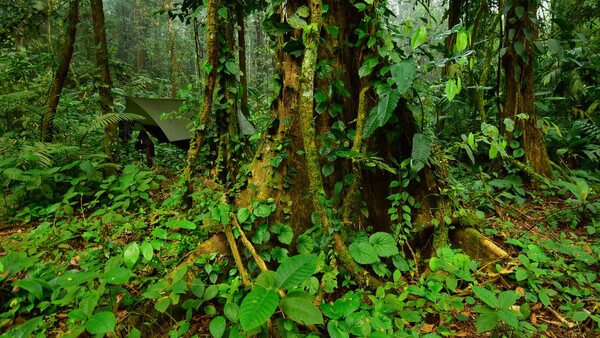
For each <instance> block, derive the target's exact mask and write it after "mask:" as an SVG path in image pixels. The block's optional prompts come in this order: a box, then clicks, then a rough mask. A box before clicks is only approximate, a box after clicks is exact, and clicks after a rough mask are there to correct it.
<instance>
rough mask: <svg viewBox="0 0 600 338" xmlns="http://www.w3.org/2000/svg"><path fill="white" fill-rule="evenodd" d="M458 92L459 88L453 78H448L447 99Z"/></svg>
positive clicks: (450, 99) (449, 99)
mask: <svg viewBox="0 0 600 338" xmlns="http://www.w3.org/2000/svg"><path fill="white" fill-rule="evenodd" d="M458 93H460V88H459V87H458V85H457V82H456V80H455V79H448V81H447V82H446V98H448V101H452V100H454V97H455V96H456V95H457V94H458Z"/></svg>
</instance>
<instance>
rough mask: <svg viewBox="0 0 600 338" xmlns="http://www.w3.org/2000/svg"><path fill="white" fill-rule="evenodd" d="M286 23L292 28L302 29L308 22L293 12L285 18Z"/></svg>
mask: <svg viewBox="0 0 600 338" xmlns="http://www.w3.org/2000/svg"><path fill="white" fill-rule="evenodd" d="M287 23H288V24H289V25H290V26H292V28H294V29H304V28H305V27H306V26H308V24H307V23H306V20H304V19H303V18H302V17H301V16H300V15H298V14H296V13H294V14H292V15H290V16H288V18H287Z"/></svg>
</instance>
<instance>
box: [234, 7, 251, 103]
mask: <svg viewBox="0 0 600 338" xmlns="http://www.w3.org/2000/svg"><path fill="white" fill-rule="evenodd" d="M235 14H236V18H237V25H238V27H239V30H238V52H239V56H238V60H239V62H240V86H241V87H242V95H241V100H240V105H241V108H242V111H243V112H246V111H247V110H248V80H247V79H248V77H247V75H246V72H247V67H246V28H245V25H244V7H243V5H242V2H241V0H238V1H237V2H236V3H235Z"/></svg>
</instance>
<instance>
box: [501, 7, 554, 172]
mask: <svg viewBox="0 0 600 338" xmlns="http://www.w3.org/2000/svg"><path fill="white" fill-rule="evenodd" d="M519 7H520V8H523V9H524V12H519V11H517V10H516V8H519ZM536 10H537V8H536V6H534V5H533V4H532V0H515V1H513V5H512V7H511V8H510V10H509V11H508V13H507V20H506V34H505V37H504V38H505V43H504V44H505V46H506V47H507V50H506V54H505V55H504V57H503V60H502V64H503V67H504V77H505V93H506V94H505V95H506V96H505V100H504V109H503V111H502V115H501V117H502V119H501V121H500V126H501V130H503V131H504V132H505V134H506V135H507V136H508V138H509V140H510V139H512V137H513V136H512V132H511V131H510V130H506V128H505V126H504V123H503V122H504V120H505V119H512V120H513V121H514V122H515V126H516V129H518V130H521V131H522V135H521V137H520V138H519V139H518V140H519V142H520V145H521V148H522V149H523V150H524V151H525V162H529V165H530V166H531V169H532V170H533V171H534V172H536V173H537V174H540V175H542V176H544V177H546V178H552V169H551V166H550V159H549V157H548V152H547V150H546V145H545V143H544V137H543V135H542V132H541V130H540V128H539V127H538V121H539V116H538V114H537V112H536V110H535V79H534V71H533V62H534V58H535V55H534V51H533V42H534V40H535V38H536V37H537V29H538V28H537V25H536V24H535V23H534V22H532V20H531V17H534V18H535V15H536ZM519 13H520V14H519ZM533 182H535V181H532V183H533Z"/></svg>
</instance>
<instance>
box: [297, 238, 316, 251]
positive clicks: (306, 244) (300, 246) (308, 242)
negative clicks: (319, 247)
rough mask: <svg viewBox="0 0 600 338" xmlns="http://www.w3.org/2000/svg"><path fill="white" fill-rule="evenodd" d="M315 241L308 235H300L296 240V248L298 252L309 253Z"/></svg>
mask: <svg viewBox="0 0 600 338" xmlns="http://www.w3.org/2000/svg"><path fill="white" fill-rule="evenodd" d="M314 247H315V243H314V241H313V239H312V238H311V237H310V236H308V235H300V236H298V239H297V240H296V250H298V252H299V253H303V254H309V253H311V252H312V251H313V249H314Z"/></svg>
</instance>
